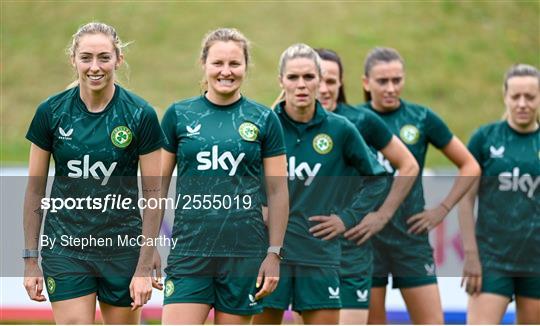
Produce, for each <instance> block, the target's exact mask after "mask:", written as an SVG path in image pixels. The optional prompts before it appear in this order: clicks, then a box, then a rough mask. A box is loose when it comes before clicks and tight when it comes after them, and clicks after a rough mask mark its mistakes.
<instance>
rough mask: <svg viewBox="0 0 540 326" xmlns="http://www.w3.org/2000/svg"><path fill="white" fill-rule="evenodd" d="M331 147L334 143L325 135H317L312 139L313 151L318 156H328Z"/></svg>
mask: <svg viewBox="0 0 540 326" xmlns="http://www.w3.org/2000/svg"><path fill="white" fill-rule="evenodd" d="M333 147H334V141H333V140H332V137H330V136H328V135H327V134H318V135H317V136H315V138H313V149H314V150H315V152H317V153H319V154H322V155H324V154H328V153H330V151H331V150H332V148H333Z"/></svg>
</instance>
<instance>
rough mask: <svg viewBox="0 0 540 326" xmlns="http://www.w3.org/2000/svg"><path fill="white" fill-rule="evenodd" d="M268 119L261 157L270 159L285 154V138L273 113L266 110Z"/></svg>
mask: <svg viewBox="0 0 540 326" xmlns="http://www.w3.org/2000/svg"><path fill="white" fill-rule="evenodd" d="M268 111H269V114H268V118H267V119H266V125H265V130H266V133H265V137H264V139H263V142H262V150H261V152H262V157H263V158H266V157H272V156H278V155H282V154H285V152H286V150H285V136H284V135H283V128H282V127H281V123H280V122H279V119H278V117H277V115H276V113H275V112H274V111H271V110H268Z"/></svg>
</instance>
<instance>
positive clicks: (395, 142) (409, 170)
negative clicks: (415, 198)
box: [379, 136, 420, 220]
mask: <svg viewBox="0 0 540 326" xmlns="http://www.w3.org/2000/svg"><path fill="white" fill-rule="evenodd" d="M381 153H382V154H383V155H384V157H385V158H386V159H387V160H388V161H389V162H390V164H392V166H394V167H396V170H397V171H398V176H397V177H395V178H394V182H393V183H392V187H391V188H390V193H389V194H388V196H387V197H386V199H385V201H384V203H383V204H382V206H381V208H379V212H381V213H382V215H383V216H384V217H387V218H388V220H389V219H390V218H391V217H392V216H393V215H394V214H395V213H396V210H397V209H398V208H399V205H401V203H402V202H403V200H405V198H406V197H407V195H408V194H409V191H410V190H411V188H412V186H413V184H414V181H415V180H416V177H417V176H418V171H419V170H420V168H419V167H418V163H416V160H415V158H414V156H413V155H412V154H411V152H410V151H409V150H408V149H407V147H406V146H405V145H403V143H402V142H401V141H400V140H399V139H398V138H397V137H396V136H393V137H392V140H391V141H390V143H388V145H386V147H384V148H383V149H381Z"/></svg>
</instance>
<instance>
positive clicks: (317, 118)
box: [274, 101, 328, 128]
mask: <svg viewBox="0 0 540 326" xmlns="http://www.w3.org/2000/svg"><path fill="white" fill-rule="evenodd" d="M274 111H275V112H276V113H277V114H278V115H279V116H281V117H282V118H283V120H285V121H288V122H289V123H290V124H291V125H293V126H299V125H303V126H305V127H306V128H309V127H311V126H316V125H320V124H321V123H323V122H324V121H325V120H326V117H327V116H328V112H326V110H325V109H324V108H323V106H322V105H321V103H320V102H319V101H316V102H315V115H314V116H313V119H311V120H310V121H308V122H307V123H301V122H297V121H294V120H293V119H291V117H289V115H288V114H287V112H285V101H281V102H279V103H278V104H277V105H276V106H275V107H274Z"/></svg>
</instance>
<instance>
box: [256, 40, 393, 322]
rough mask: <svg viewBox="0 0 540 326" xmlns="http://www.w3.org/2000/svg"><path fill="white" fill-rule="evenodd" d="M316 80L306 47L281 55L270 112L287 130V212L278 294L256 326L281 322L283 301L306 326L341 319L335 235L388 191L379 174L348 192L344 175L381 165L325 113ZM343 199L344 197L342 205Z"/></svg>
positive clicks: (348, 127) (316, 63)
mask: <svg viewBox="0 0 540 326" xmlns="http://www.w3.org/2000/svg"><path fill="white" fill-rule="evenodd" d="M321 78H322V68H321V60H320V58H319V56H318V54H317V53H316V52H315V51H314V50H313V49H312V48H310V47H309V46H307V45H305V44H295V45H292V46H290V47H289V48H288V49H286V50H285V51H284V52H283V54H282V55H281V59H280V64H279V82H280V86H281V88H282V90H283V92H282V96H280V99H282V101H280V102H279V103H278V104H277V105H276V106H275V109H274V110H275V112H276V113H277V114H278V117H279V120H280V122H281V125H282V126H283V130H284V134H285V144H286V147H287V159H288V163H289V164H288V170H289V194H290V199H289V201H290V206H291V210H290V215H289V225H288V227H287V233H286V236H285V257H284V263H283V264H282V269H283V270H282V276H281V278H280V282H279V284H278V287H277V289H276V291H274V293H272V294H271V295H270V296H268V297H267V298H265V300H264V307H265V309H264V312H263V313H262V314H260V315H257V316H255V318H254V323H256V324H278V323H280V322H281V320H282V317H283V311H284V310H286V309H287V308H288V307H289V304H292V309H293V310H295V311H299V312H301V314H302V317H303V320H304V322H305V323H307V324H337V323H338V322H339V309H340V308H341V294H340V293H341V292H340V281H339V263H340V257H341V255H340V251H341V250H340V243H339V240H338V238H337V237H338V236H339V235H340V234H341V233H343V232H344V231H345V230H346V229H347V228H350V227H351V226H353V225H356V224H357V222H358V217H359V216H364V215H365V214H367V212H368V209H367V208H366V207H368V206H371V205H372V203H373V202H377V201H379V200H380V199H382V198H383V197H384V194H385V193H386V191H387V188H388V187H387V184H386V180H385V179H384V178H378V179H376V180H369V181H364V182H365V183H364V184H363V186H362V185H360V184H359V185H357V188H358V189H360V190H359V191H358V192H357V193H356V194H355V196H348V194H347V191H348V189H347V188H345V187H346V186H347V183H346V181H347V180H349V178H350V176H353V175H356V176H358V175H359V176H373V175H378V174H382V173H383V172H384V170H383V169H382V167H381V166H380V165H379V164H378V163H377V161H376V158H375V156H374V155H373V154H372V153H370V152H369V149H368V148H367V146H366V145H365V142H364V140H363V139H362V137H361V136H360V133H359V132H358V130H357V129H356V127H355V126H354V125H353V124H352V123H351V122H349V121H348V120H347V119H346V118H343V117H340V116H338V115H335V114H333V113H329V112H326V111H325V110H324V108H323V107H322V106H321V104H320V103H319V102H318V101H317V99H316V98H317V92H318V89H319V82H320V80H321ZM353 170H354V172H355V173H356V174H353ZM344 186H345V187H344ZM337 189H340V191H336V190H337ZM348 197H351V198H350V201H349V202H348V203H343V201H344V198H348Z"/></svg>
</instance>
